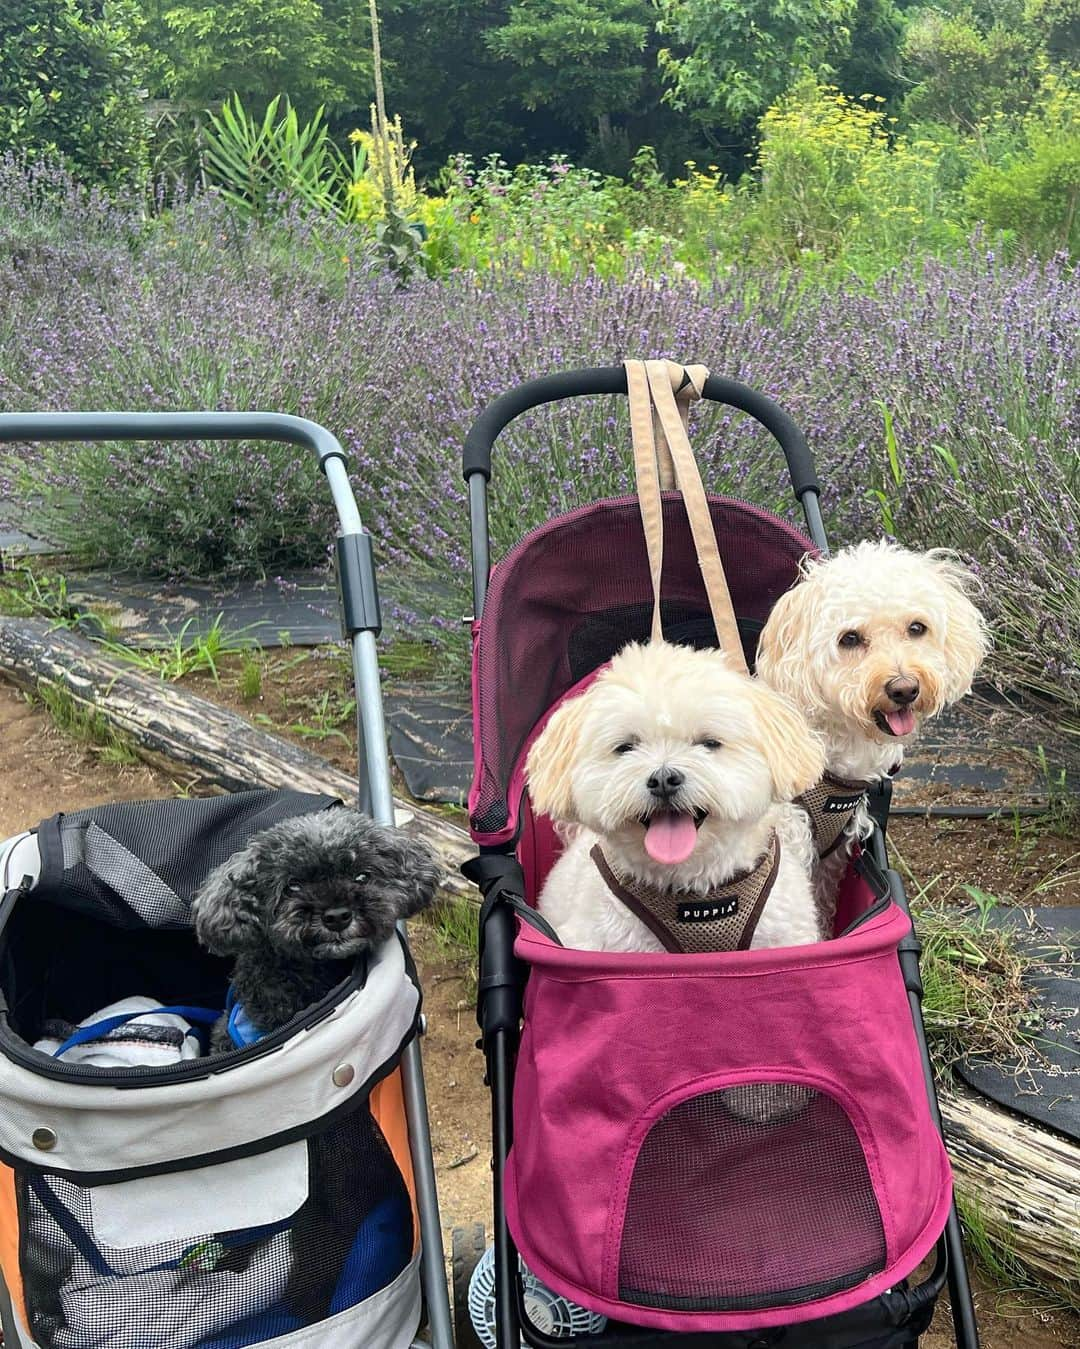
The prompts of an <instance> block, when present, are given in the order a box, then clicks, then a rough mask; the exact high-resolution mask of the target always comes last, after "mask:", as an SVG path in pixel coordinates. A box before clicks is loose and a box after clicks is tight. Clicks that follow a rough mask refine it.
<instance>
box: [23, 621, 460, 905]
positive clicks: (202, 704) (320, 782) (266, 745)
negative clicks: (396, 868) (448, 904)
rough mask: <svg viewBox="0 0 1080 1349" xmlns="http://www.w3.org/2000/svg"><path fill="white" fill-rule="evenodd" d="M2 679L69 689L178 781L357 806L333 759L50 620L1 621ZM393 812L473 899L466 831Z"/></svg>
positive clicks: (451, 883)
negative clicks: (316, 795)
mask: <svg viewBox="0 0 1080 1349" xmlns="http://www.w3.org/2000/svg"><path fill="white" fill-rule="evenodd" d="M0 675H3V676H4V677H6V678H7V679H9V680H10V681H11V682H12V683H15V684H17V685H19V686H20V687H22V688H25V689H29V690H30V691H31V692H32V691H34V690H36V689H39V688H40V687H41V686H42V685H46V686H49V687H51V688H54V689H61V690H63V691H64V692H65V693H66V694H67V695H68V696H69V697H70V698H71V699H72V700H73V701H74V702H75V703H76V704H78V705H79V706H80V707H83V708H87V709H92V710H93V711H95V712H98V713H100V714H101V715H103V716H104V717H105V718H106V719H107V720H108V722H109V723H110V724H111V725H112V726H114V727H115V728H116V729H117V730H118V731H119V732H121V733H122V734H123V735H124V737H125V738H126V739H127V740H128V741H129V742H130V744H131V746H132V748H133V749H134V750H135V752H136V753H137V754H139V755H140V756H141V757H143V758H145V759H146V760H148V761H149V762H151V763H156V764H158V765H159V766H161V765H162V764H165V765H166V766H167V767H169V768H170V769H171V770H172V771H173V772H175V771H176V767H177V765H181V766H183V767H185V768H187V769H188V770H189V771H190V772H191V774H192V776H193V777H195V778H196V779H197V780H199V781H201V782H203V783H205V784H207V785H209V786H212V787H215V788H218V789H219V790H222V791H229V792H235V791H244V790H246V789H250V788H253V787H289V788H292V789H293V790H295V791H301V792H324V793H326V794H328V795H330V796H340V797H341V798H342V800H344V801H346V802H353V801H355V799H356V780H355V778H352V777H350V776H349V775H347V774H345V773H342V772H341V771H340V770H339V769H337V768H334V767H333V766H332V765H331V764H328V763H327V762H326V761H325V759H320V758H319V757H318V755H315V754H312V753H311V752H310V751H309V750H306V749H303V748H301V747H300V746H299V745H293V744H291V743H290V742H289V741H287V740H281V739H279V738H278V737H277V736H274V735H270V734H268V733H267V732H266V731H263V730H260V729H259V728H258V727H256V726H253V725H252V724H251V723H250V722H249V721H246V720H245V719H244V718H243V717H241V716H238V715H237V714H236V713H235V712H230V711H229V710H228V709H227V708H223V707H219V706H218V705H217V704H216V703H212V702H209V701H208V700H207V699H205V698H199V697H196V696H195V695H194V694H192V693H189V692H187V691H186V690H185V689H183V688H182V687H180V686H178V685H176V684H168V683H166V682H164V681H163V680H158V679H153V678H150V677H149V676H148V675H145V674H143V673H142V672H141V671H139V670H134V669H132V667H131V666H130V665H128V664H126V663H125V662H124V661H122V660H117V659H116V658H115V657H111V656H109V655H107V654H105V653H104V652H103V651H102V649H101V647H100V646H97V645H95V644H94V643H93V642H90V641H87V639H86V638H85V637H82V636H80V635H79V634H78V633H75V632H72V631H71V630H70V629H67V628H56V627H50V625H49V624H48V623H47V622H46V621H44V620H42V619H33V618H0ZM394 807H395V811H396V812H397V818H398V823H399V824H400V825H401V826H402V828H404V829H406V830H407V831H408V832H409V833H412V834H415V835H416V836H417V837H418V838H422V839H423V840H424V841H425V842H427V843H428V844H429V845H430V846H431V847H433V848H434V849H435V851H436V852H437V853H438V854H439V856H440V858H441V859H442V861H443V862H444V864H445V866H446V872H447V879H446V888H447V889H448V890H449V891H451V892H452V893H455V894H460V895H466V894H467V895H469V896H470V897H472V896H474V895H475V891H474V890H473V888H472V887H471V886H470V885H468V883H467V882H466V881H465V880H464V879H463V878H462V877H461V876H460V875H459V874H458V870H457V868H458V865H459V864H460V863H461V862H462V861H464V860H465V859H466V858H467V857H469V856H471V855H473V852H474V849H473V846H472V844H471V842H470V840H469V836H468V835H467V834H466V833H465V831H464V830H463V829H459V828H458V827H457V826H456V825H454V824H451V823H450V822H449V821H448V820H444V819H441V818H439V817H438V816H436V815H433V814H431V813H429V812H427V811H424V810H422V809H420V808H419V807H417V806H415V805H414V804H413V803H412V802H405V801H401V800H398V799H397V798H395V801H394Z"/></svg>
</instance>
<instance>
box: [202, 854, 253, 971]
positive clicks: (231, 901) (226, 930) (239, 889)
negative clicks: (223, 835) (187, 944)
mask: <svg viewBox="0 0 1080 1349" xmlns="http://www.w3.org/2000/svg"><path fill="white" fill-rule="evenodd" d="M257 874H258V867H257V864H256V861H255V859H254V857H253V856H252V855H251V854H250V852H243V853H239V854H237V855H236V856H235V857H230V858H229V860H228V861H227V862H224V863H222V865H221V866H219V867H218V868H217V869H216V870H215V871H212V872H211V873H210V875H209V876H207V878H206V880H205V881H204V882H203V884H202V885H201V887H200V888H199V890H198V892H197V894H196V895H195V897H194V898H193V899H192V901H191V918H192V921H193V923H194V924H195V935H196V937H198V939H199V941H200V942H201V943H202V945H203V946H205V947H206V949H207V950H208V951H212V952H213V953H214V955H219V956H225V955H232V954H234V953H235V952H237V951H242V950H243V949H244V947H246V946H249V945H250V944H251V938H252V936H253V934H254V933H255V931H256V930H257V929H258V927H259V913H260V911H261V910H262V907H263V904H264V903H265V900H266V896H265V895H261V894H260V887H258V886H257V885H256V877H257Z"/></svg>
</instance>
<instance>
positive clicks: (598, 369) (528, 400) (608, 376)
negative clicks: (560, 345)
mask: <svg viewBox="0 0 1080 1349" xmlns="http://www.w3.org/2000/svg"><path fill="white" fill-rule="evenodd" d="M605 393H621V394H625V393H626V368H625V367H624V366H621V365H601V366H594V367H592V368H591V369H587V370H567V371H563V372H561V373H560V374H557V375H544V376H543V377H542V378H540V379H532V380H529V381H528V382H527V383H525V384H519V385H518V386H517V388H515V389H510V390H509V391H508V392H507V393H504V394H502V395H500V397H498V398H496V399H495V400H494V402H491V403H489V404H488V405H487V407H486V408H484V410H483V411H482V412H481V413H480V415H479V417H477V419H476V421H475V422H473V424H472V426H471V427H470V428H469V433H468V435H467V436H466V437H465V448H464V451H463V453H462V464H461V466H462V473H463V475H464V478H465V481H466V483H467V484H468V488H469V526H470V534H471V537H472V590H473V612H472V617H473V618H474V619H476V618H479V617H480V615H481V613H482V612H483V608H484V600H485V599H486V598H487V583H488V573H489V571H490V568H491V554H490V543H489V532H488V503H487V484H488V481H489V480H490V478H491V451H492V448H493V447H494V445H495V441H496V440H497V439H498V437H499V435H500V433H501V432H502V431H503V430H505V428H506V427H507V426H508V425H509V423H510V422H512V421H513V420H514V418H515V417H519V416H520V415H521V414H522V413H523V412H527V411H528V410H529V409H530V408H534V407H539V406H540V405H541V404H543V403H554V402H558V401H559V400H561V399H563V398H581V397H584V396H586V395H589V394H605ZM702 397H703V398H706V399H708V401H709V402H711V403H724V404H726V405H727V406H728V407H733V408H737V409H738V410H739V411H740V412H745V413H748V414H749V415H750V416H751V417H753V418H754V420H755V421H756V422H759V423H760V424H761V425H762V426H764V427H765V429H766V430H767V431H768V432H769V433H770V434H771V435H772V437H773V439H774V440H776V441H777V443H778V444H779V446H780V448H781V449H782V450H783V452H784V458H785V460H786V461H787V469H788V477H789V478H790V480H791V487H792V491H793V492H794V493H795V496H796V498H797V499H798V502H799V504H800V505H801V506H802V510H803V516H804V518H805V520H806V528H807V532H808V533H809V535H810V538H811V539H812V540H813V542H814V545H815V547H816V548H817V549H818V550H819V551H820V552H821V553H828V551H829V542H828V539H827V538H826V535H825V522H824V520H823V519H822V518H821V504H820V501H819V498H820V496H821V484H820V483H819V482H818V477H817V472H816V470H815V469H814V457H813V455H812V454H811V453H810V447H809V446H808V445H807V443H806V437H805V436H804V435H803V433H802V432H801V431H800V430H799V428H798V427H797V426H796V425H795V423H794V421H792V419H791V417H790V416H788V414H787V413H786V412H785V411H784V409H783V408H782V407H780V406H779V404H777V403H774V402H773V401H772V399H771V398H766V397H765V395H764V394H761V393H758V392H757V390H756V389H751V388H750V387H749V385H746V384H740V383H739V381H738V380H735V379H725V378H724V377H723V376H722V375H710V376H709V378H708V379H707V380H706V381H705V388H704V391H703V393H702Z"/></svg>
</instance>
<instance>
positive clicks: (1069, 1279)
mask: <svg viewBox="0 0 1080 1349" xmlns="http://www.w3.org/2000/svg"><path fill="white" fill-rule="evenodd" d="M940 1104H941V1114H942V1119H943V1121H944V1125H945V1139H946V1143H947V1144H948V1148H949V1157H950V1159H951V1160H952V1166H953V1175H954V1178H955V1181H956V1192H957V1195H958V1197H959V1201H960V1205H961V1208H966V1210H967V1211H968V1212H974V1213H975V1214H976V1215H977V1217H978V1220H979V1223H980V1225H981V1226H982V1227H984V1228H985V1230H986V1233H987V1235H988V1236H989V1237H990V1238H991V1239H992V1240H994V1241H995V1242H996V1244H997V1245H998V1246H999V1247H1000V1249H1001V1250H1002V1251H1003V1252H1006V1253H1008V1254H1010V1255H1011V1256H1013V1257H1014V1258H1015V1260H1016V1262H1017V1263H1018V1264H1020V1265H1022V1266H1023V1267H1024V1268H1025V1269H1027V1270H1028V1271H1030V1273H1031V1274H1033V1275H1034V1276H1035V1278H1036V1280H1037V1281H1038V1282H1039V1283H1040V1284H1044V1285H1046V1286H1047V1287H1049V1288H1054V1289H1057V1290H1059V1291H1060V1292H1061V1293H1063V1294H1064V1295H1065V1296H1066V1297H1067V1298H1068V1299H1069V1301H1070V1302H1071V1303H1073V1304H1074V1305H1077V1304H1080V1147H1078V1146H1077V1144H1076V1143H1073V1142H1071V1141H1070V1140H1069V1139H1068V1138H1065V1137H1064V1136H1063V1135H1061V1134H1055V1133H1052V1132H1051V1131H1050V1130H1049V1129H1044V1128H1043V1127H1042V1126H1041V1125H1039V1124H1035V1123H1033V1122H1032V1121H1031V1120H1027V1119H1024V1118H1023V1117H1022V1116H1020V1115H1016V1114H1014V1113H1013V1112H1012V1111H1011V1110H1006V1109H1004V1108H1003V1107H1002V1106H999V1105H995V1104H994V1103H993V1102H992V1101H988V1100H987V1099H986V1098H985V1097H982V1096H979V1095H977V1094H976V1093H975V1092H973V1091H971V1090H969V1089H968V1088H966V1087H961V1086H956V1087H950V1088H948V1089H947V1090H943V1091H942V1092H941V1096H940Z"/></svg>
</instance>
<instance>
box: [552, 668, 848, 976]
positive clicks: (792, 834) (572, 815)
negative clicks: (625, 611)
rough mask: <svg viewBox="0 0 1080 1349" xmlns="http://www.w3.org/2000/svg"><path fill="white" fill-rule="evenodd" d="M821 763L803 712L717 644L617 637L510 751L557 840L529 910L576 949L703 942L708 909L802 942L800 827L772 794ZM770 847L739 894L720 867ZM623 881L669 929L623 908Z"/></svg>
mask: <svg viewBox="0 0 1080 1349" xmlns="http://www.w3.org/2000/svg"><path fill="white" fill-rule="evenodd" d="M823 767H824V756H823V752H822V749H821V745H820V744H819V742H818V741H817V739H816V738H815V737H814V735H813V734H812V733H811V731H810V729H809V727H808V726H807V724H806V721H805V719H804V718H803V717H802V716H801V715H800V714H799V713H798V712H797V711H796V710H795V709H794V708H793V707H792V706H791V704H790V703H788V702H787V701H786V700H785V699H783V698H781V697H780V696H778V695H777V694H776V693H774V692H773V691H772V690H771V689H769V688H767V687H766V686H765V685H764V684H761V683H759V682H758V681H756V680H752V679H749V678H748V677H747V676H745V675H740V674H736V673H734V672H732V671H731V670H730V669H729V668H728V667H727V666H726V665H725V663H724V661H723V659H722V657H721V656H720V655H719V654H718V653H717V652H714V651H694V650H690V649H689V648H686V647H679V646H670V645H668V644H667V643H653V644H650V645H648V646H641V645H631V646H627V647H625V648H624V649H623V650H622V651H621V652H619V654H618V655H617V656H616V657H615V658H614V660H613V661H612V662H611V665H610V666H609V668H608V669H606V670H605V671H604V672H603V673H602V674H601V675H600V676H599V677H598V678H597V680H596V682H595V683H594V684H592V685H591V686H590V687H589V688H588V689H587V690H586V691H585V692H584V693H583V694H581V695H579V696H578V697H576V698H573V699H571V700H570V701H568V702H566V703H564V704H563V705H562V706H561V707H560V708H558V709H557V711H556V712H555V713H554V715H553V716H552V717H551V720H550V721H549V722H548V724H547V726H546V727H545V728H544V731H543V732H542V734H541V735H540V736H539V738H538V739H537V741H536V743H535V744H534V745H533V747H532V749H531V750H530V752H529V755H528V759H527V761H526V774H527V778H528V784H529V792H530V795H531V798H532V804H533V807H534V809H535V810H536V811H537V813H539V814H544V815H548V816H550V817H551V818H552V820H554V821H555V822H556V824H557V825H558V826H560V827H561V828H560V832H561V833H562V835H563V837H564V838H565V839H566V849H565V851H564V852H563V854H562V856H561V857H560V858H559V860H558V861H557V862H556V864H555V866H554V867H553V868H552V870H551V873H550V874H549V876H548V878H547V882H546V884H545V885H544V888H543V892H542V894H541V896H540V900H539V905H538V907H539V909H540V912H541V913H542V914H543V915H544V917H546V918H547V920H548V922H549V923H551V924H552V926H553V927H554V928H555V930H556V932H557V933H558V935H559V937H560V939H561V940H562V942H563V943H564V945H566V946H572V947H577V948H580V949H584V950H595V951H660V950H664V949H668V950H676V949H679V950H702V949H717V948H716V947H714V946H710V945H709V941H708V937H709V934H710V931H712V932H715V931H716V929H710V926H709V919H710V917H712V918H716V917H717V916H718V915H719V921H720V923H721V924H725V923H728V924H733V925H734V926H733V927H731V928H730V929H728V928H725V932H726V931H729V930H730V931H731V932H733V933H734V939H733V944H736V945H746V944H749V945H752V946H754V947H760V946H786V945H792V946H794V945H799V944H802V943H806V942H814V941H817V940H818V938H819V924H818V919H817V914H816V909H815V905H814V901H813V895H812V891H811V887H810V869H811V865H812V861H813V845H812V841H811V838H810V833H809V828H808V825H807V822H806V817H805V816H804V815H803V813H802V812H801V811H799V810H797V809H795V808H794V807H791V806H784V805H783V804H781V803H783V802H788V801H790V800H791V799H792V797H794V796H796V795H797V794H798V793H799V792H801V791H804V790H805V789H806V788H807V787H809V786H811V785H812V784H813V783H815V782H816V781H817V780H818V779H819V778H820V776H821V773H822V769H823ZM774 840H775V841H774ZM776 842H778V844H779V847H778V848H777V847H776ZM777 855H778V860H775V859H777ZM770 857H772V858H773V859H774V862H773V863H772V865H773V867H774V869H773V871H772V881H771V889H766V890H765V891H764V892H763V897H762V898H760V899H758V898H756V896H757V892H756V891H753V890H752V891H751V894H750V897H749V898H748V899H747V898H745V897H746V891H745V889H744V890H743V891H742V892H740V891H739V890H738V885H737V884H736V882H738V881H739V878H740V877H742V876H743V875H744V873H750V874H751V876H753V875H756V874H758V873H760V872H761V870H762V867H763V866H765V865H766V862H764V861H763V859H768V858H770ZM755 869H756V871H755ZM752 884H753V882H752V881H751V886H752ZM732 886H734V887H735V888H734V889H733V888H732ZM725 887H727V888H726V889H725ZM630 891H632V892H633V896H634V898H640V896H641V894H642V893H643V892H644V893H653V894H655V895H656V896H658V898H659V899H660V900H661V901H662V902H664V903H668V904H669V905H670V907H671V908H672V911H673V912H676V913H677V915H678V917H677V924H678V926H679V927H680V941H681V939H682V938H683V937H685V939H686V941H685V944H680V945H671V944H669V943H668V942H666V941H665V940H662V939H661V938H660V937H658V936H657V935H656V934H657V928H656V927H655V925H650V924H649V923H647V922H646V921H643V920H642V919H641V918H640V917H638V916H636V915H635V913H634V912H631V909H630V908H629V907H627V903H626V902H625V900H624V899H623V898H620V897H617V895H620V896H625V895H627V894H628V893H629V892H630ZM740 893H741V894H742V895H743V896H744V899H743V900H740V899H739V894H740ZM764 896H767V897H764ZM740 903H742V904H743V912H742V913H741V914H740V913H739V912H738V909H739V904H740ZM755 906H756V911H755V912H754V914H753V916H752V918H753V921H751V914H750V913H749V912H748V910H751V909H755ZM639 911H640V910H639ZM702 919H704V920H705V921H704V922H702V921H701V920H702ZM753 922H756V927H754V926H753ZM740 924H745V925H746V926H745V928H744V927H741V926H740ZM740 936H742V937H744V938H745V939H744V940H739V938H740ZM720 949H723V948H722V947H721V948H720Z"/></svg>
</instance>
